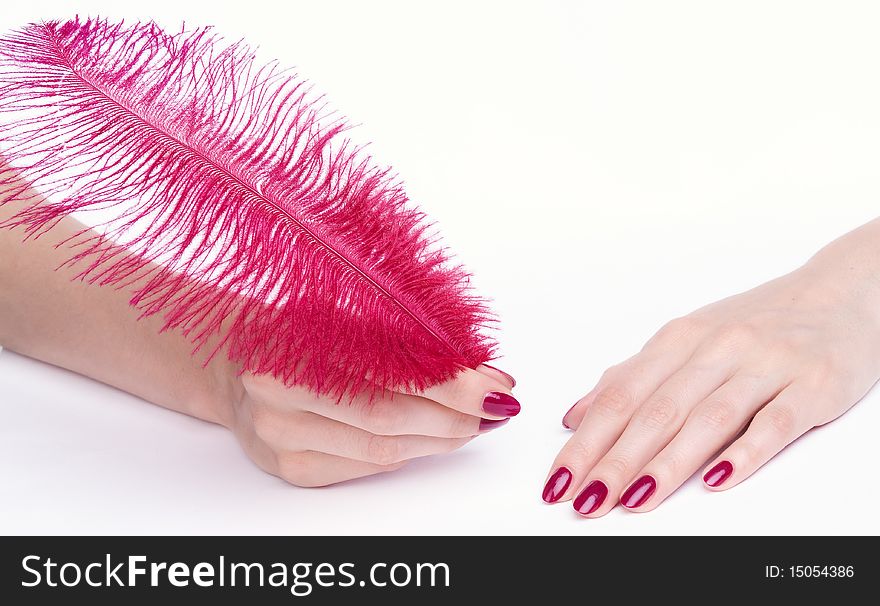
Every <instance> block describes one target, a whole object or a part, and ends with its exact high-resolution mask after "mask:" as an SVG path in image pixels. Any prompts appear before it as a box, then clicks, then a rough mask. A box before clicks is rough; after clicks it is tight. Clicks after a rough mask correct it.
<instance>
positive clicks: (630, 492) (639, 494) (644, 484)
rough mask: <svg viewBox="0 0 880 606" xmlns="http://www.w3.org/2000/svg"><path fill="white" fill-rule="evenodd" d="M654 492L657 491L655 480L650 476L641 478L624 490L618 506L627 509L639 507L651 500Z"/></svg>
mask: <svg viewBox="0 0 880 606" xmlns="http://www.w3.org/2000/svg"><path fill="white" fill-rule="evenodd" d="M655 490H657V480H655V479H654V478H653V477H651V476H642V477H641V478H639V479H638V480H636V481H635V482H633V483H632V484H631V485H630V487H629V488H627V489H626V492H624V493H623V496H622V497H620V504H621V505H623V506H624V507H626V508H627V509H635V508H636V507H641V506H642V505H644V504H645V502H646V501H647V500H648V499H650V498H651V495H652V494H654V491H655Z"/></svg>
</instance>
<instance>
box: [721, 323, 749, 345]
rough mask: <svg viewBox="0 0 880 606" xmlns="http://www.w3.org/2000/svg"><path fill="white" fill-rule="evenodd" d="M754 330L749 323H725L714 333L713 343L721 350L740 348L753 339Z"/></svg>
mask: <svg viewBox="0 0 880 606" xmlns="http://www.w3.org/2000/svg"><path fill="white" fill-rule="evenodd" d="M755 336H756V331H755V329H754V327H752V326H751V325H749V324H746V323H743V322H738V323H735V324H727V325H725V326H722V327H721V328H719V329H718V332H717V333H716V334H715V344H716V346H717V347H720V348H721V349H723V350H726V351H727V350H731V349H740V348H742V347H744V346H745V345H746V344H747V343H749V342H751V341H753V340H754V338H755Z"/></svg>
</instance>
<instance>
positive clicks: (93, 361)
mask: <svg viewBox="0 0 880 606" xmlns="http://www.w3.org/2000/svg"><path fill="white" fill-rule="evenodd" d="M3 170H5V169H4V168H3V167H2V165H0V172H2V171H3ZM20 207H21V205H20V204H17V203H16V202H12V203H11V204H7V205H5V206H3V207H0V222H2V221H3V220H5V219H8V218H9V217H11V216H12V215H13V214H15V212H16V211H17V210H18V209H20ZM81 229H82V225H81V224H79V223H78V222H76V221H75V220H73V219H72V218H66V219H65V220H63V221H62V222H61V223H59V224H58V225H57V226H55V227H54V228H53V229H52V230H51V231H50V232H49V233H47V234H45V235H43V236H42V237H40V238H39V239H36V240H29V241H27V242H22V240H23V238H24V233H23V231H22V230H21V229H14V230H9V229H3V230H0V344H2V345H3V346H4V347H6V348H7V349H10V350H13V351H17V352H19V353H21V354H24V355H27V356H30V357H33V358H36V359H39V360H43V361H45V362H48V363H50V364H54V365H56V366H60V367H62V368H66V369H69V370H72V371H74V372H77V373H80V374H83V375H86V376H88V377H92V378H94V379H96V380H98V381H101V382H104V383H107V384H109V385H112V386H114V387H117V388H119V389H122V390H124V391H127V392H129V393H132V394H134V395H137V396H139V397H141V398H144V399H145V400H149V401H150V402H154V403H156V404H159V405H161V406H164V407H166V408H170V409H172V410H177V411H179V412H183V413H186V414H189V415H193V416H196V417H199V418H201V419H205V420H208V421H212V422H217V423H224V424H227V423H228V418H226V417H227V416H228V415H227V413H226V412H225V405H224V402H223V400H225V399H227V398H228V396H227V395H226V394H228V393H229V391H230V390H232V389H234V382H235V377H236V374H237V373H236V371H235V369H234V368H233V367H232V365H231V364H230V363H229V362H228V361H227V360H226V359H225V357H224V356H222V355H220V356H216V357H215V358H214V359H213V360H212V361H211V363H210V364H209V365H208V366H207V367H205V368H203V364H202V363H203V358H202V357H199V356H192V355H191V349H192V346H191V345H190V344H189V343H188V342H187V340H186V339H185V338H184V337H183V336H181V335H179V334H177V333H175V332H172V331H169V332H166V333H160V330H161V328H162V318H161V317H158V316H154V317H149V318H145V319H141V320H138V315H139V314H138V312H137V311H136V310H135V309H133V308H132V307H130V306H129V304H128V298H129V292H128V291H127V290H116V289H114V288H109V287H108V288H99V287H96V286H93V285H89V284H87V283H84V282H82V281H78V280H77V281H73V280H72V278H73V277H74V276H75V275H76V274H77V273H78V271H79V270H78V269H77V268H62V269H58V270H56V268H57V267H59V266H60V265H61V264H62V263H64V261H66V260H67V259H68V258H70V256H71V251H70V250H69V249H67V248H65V247H60V248H57V249H56V248H55V244H56V243H57V242H59V241H61V240H63V239H64V238H66V237H69V236H70V235H72V234H74V233H76V232H78V231H80V230H81Z"/></svg>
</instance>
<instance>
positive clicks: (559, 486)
mask: <svg viewBox="0 0 880 606" xmlns="http://www.w3.org/2000/svg"><path fill="white" fill-rule="evenodd" d="M571 477H572V476H571V471H570V470H569V469H568V468H567V467H560V468H559V469H557V470H556V471H554V472H553V475H552V476H550V479H549V480H547V483H546V484H545V485H544V492H543V493H541V498H542V499H544V502H545V503H555V502H556V501H558V500H559V498H560V497H561V496H562V495H564V494H565V491H566V490H568V486H569V484H571Z"/></svg>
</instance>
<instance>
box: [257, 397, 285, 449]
mask: <svg viewBox="0 0 880 606" xmlns="http://www.w3.org/2000/svg"><path fill="white" fill-rule="evenodd" d="M251 424H252V425H253V427H254V433H255V434H256V435H257V437H258V438H260V439H261V440H262V441H263V442H266V443H267V444H274V443H276V442H278V441H279V440H280V439H281V436H282V435H283V433H284V428H283V427H284V422H283V420H282V419H281V417H280V416H279V415H278V413H276V412H275V411H274V410H273V409H272V408H269V407H268V406H260V405H255V406H252V407H251Z"/></svg>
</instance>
